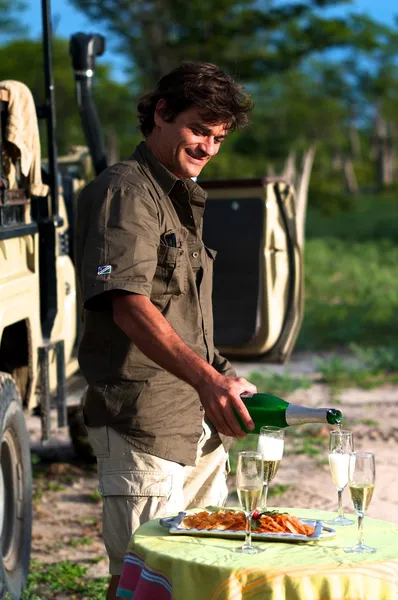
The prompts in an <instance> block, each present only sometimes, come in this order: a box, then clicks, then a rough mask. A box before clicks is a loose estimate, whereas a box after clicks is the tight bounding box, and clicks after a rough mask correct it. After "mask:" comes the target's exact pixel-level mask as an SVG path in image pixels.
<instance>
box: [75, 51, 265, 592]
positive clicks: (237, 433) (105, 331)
mask: <svg viewBox="0 0 398 600" xmlns="http://www.w3.org/2000/svg"><path fill="white" fill-rule="evenodd" d="M250 110H251V101H250V99H249V97H248V96H247V95H246V94H245V93H244V92H243V89H242V87H241V86H240V85H238V84H237V83H236V82H234V80H233V79H232V78H231V77H229V76H228V75H227V74H225V73H224V72H223V71H221V70H220V69H219V68H218V67H217V66H215V65H212V64H207V63H189V62H187V63H183V64H182V65H180V66H179V67H178V68H176V69H175V70H173V71H172V72H171V73H169V74H168V75H166V76H164V77H163V78H162V79H161V80H160V81H159V83H158V85H157V86H156V88H155V90H154V91H153V92H152V93H150V94H148V95H146V96H144V97H143V98H142V99H141V100H140V102H139V104H138V116H139V121H140V124H141V131H142V133H143V135H144V137H145V142H141V144H139V146H138V147H137V149H136V150H135V152H134V154H133V155H132V157H130V158H129V159H128V160H126V161H124V162H121V163H119V164H116V165H113V166H112V167H110V168H108V169H106V170H105V171H104V172H103V173H101V174H100V175H99V176H98V177H97V178H96V179H95V180H94V181H93V182H92V183H90V184H89V185H88V186H87V187H86V188H85V189H84V190H83V192H82V194H81V196H80V199H79V207H78V222H77V270H78V278H79V283H80V287H81V294H82V301H83V303H84V309H85V311H84V334H83V338H82V341H81V345H80V351H79V362H80V367H81V370H82V372H83V374H84V376H85V377H86V379H87V382H88V390H87V394H86V398H85V405H84V415H85V421H86V425H87V428H88V432H89V439H90V442H91V444H92V446H93V449H94V452H95V454H96V456H97V461H98V471H99V479H100V491H101V494H102V496H103V537H104V541H105V545H106V549H107V552H108V555H109V559H110V573H111V575H112V577H111V583H110V588H109V590H108V595H107V599H108V600H111V599H114V598H116V589H117V584H118V580H119V575H120V572H121V569H122V565H123V558H124V554H125V552H126V549H127V545H128V542H129V539H130V536H131V533H132V532H133V531H134V530H135V529H136V528H137V527H138V526H139V525H140V524H141V523H143V522H145V521H146V520H149V519H152V518H155V517H160V516H162V515H164V514H165V513H171V512H174V511H176V512H178V511H179V510H183V509H185V508H187V507H189V506H206V505H208V504H223V503H224V501H225V499H226V495H227V488H226V460H227V456H228V455H227V451H226V449H225V447H226V448H227V447H228V439H227V438H225V437H224V436H229V437H244V435H245V434H244V432H243V430H242V429H241V426H240V424H239V421H238V419H237V417H236V413H237V414H238V415H239V417H240V419H241V421H242V422H243V424H244V425H245V426H246V427H248V428H249V429H251V428H253V423H252V421H251V419H250V416H249V414H248V412H247V410H246V408H245V406H244V404H243V402H242V401H241V399H240V394H243V393H254V392H255V391H256V388H255V386H253V385H252V384H250V383H249V382H247V381H246V380H245V379H243V378H236V376H235V372H234V370H233V369H232V367H231V365H230V364H229V363H228V361H227V360H226V359H224V358H223V357H221V356H220V354H219V353H218V351H217V350H216V349H215V348H214V345H213V315H212V305H211V289H212V271H213V261H214V257H215V254H216V253H215V252H214V251H213V250H211V249H210V248H207V247H205V246H204V244H203V241H202V217H203V212H204V207H205V193H204V191H203V190H202V189H201V188H200V187H199V186H198V185H197V184H196V183H195V182H194V181H193V180H192V179H193V178H196V177H197V176H198V175H199V174H200V172H201V171H202V169H203V167H204V166H205V165H206V164H207V163H208V161H209V160H210V159H211V158H212V157H213V156H215V155H216V154H217V152H218V150H219V148H220V145H221V143H222V141H223V140H224V139H225V137H226V136H227V134H228V133H229V132H230V131H233V130H235V129H237V128H239V127H242V126H243V125H245V124H246V123H247V121H248V113H249V111H250ZM224 226H225V224H224V223H220V227H224ZM237 318H238V315H237ZM220 435H221V436H222V437H223V441H224V444H225V447H224V446H223V444H222V442H221V439H220ZM229 441H230V440H229Z"/></svg>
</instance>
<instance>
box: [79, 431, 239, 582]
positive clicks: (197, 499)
mask: <svg viewBox="0 0 398 600" xmlns="http://www.w3.org/2000/svg"><path fill="white" fill-rule="evenodd" d="M87 430H88V437H89V441H90V443H91V445H92V447H93V450H94V453H95V455H96V457H97V464H98V476H99V491H100V493H101V495H102V498H103V538H104V543H105V547H106V551H107V554H108V556H109V572H110V574H111V575H120V573H121V571H122V567H123V561H124V556H125V554H126V550H127V547H128V544H129V541H130V538H131V535H132V533H134V531H135V530H136V529H137V528H138V527H139V526H140V525H142V524H143V523H145V522H146V521H149V520H151V519H155V518H160V517H164V516H166V515H168V514H169V515H172V514H177V513H178V512H179V511H181V510H186V509H188V508H197V507H205V506H209V505H216V506H223V505H224V503H225V501H226V499H227V495H228V490H227V484H226V476H227V473H228V467H227V464H228V454H227V453H226V451H225V450H224V448H223V446H222V444H221V442H220V439H219V437H218V435H217V434H214V433H213V432H212V431H211V429H210V427H209V426H208V424H207V423H205V422H204V423H203V433H202V436H201V439H200V440H199V444H198V452H197V459H196V464H195V466H183V465H180V464H178V463H175V462H171V461H168V460H165V459H163V458H159V457H157V456H152V455H151V454H147V453H144V452H140V451H138V450H136V449H135V447H134V446H132V445H131V444H130V443H128V442H127V441H126V440H125V439H124V438H123V437H122V436H121V435H120V434H118V433H116V432H115V431H114V430H113V429H111V428H110V427H98V428H96V427H95V428H94V427H88V428H87Z"/></svg>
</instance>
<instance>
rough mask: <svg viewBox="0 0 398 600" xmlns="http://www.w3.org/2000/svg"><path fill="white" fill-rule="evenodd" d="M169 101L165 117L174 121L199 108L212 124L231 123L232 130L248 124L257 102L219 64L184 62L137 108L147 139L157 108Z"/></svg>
mask: <svg viewBox="0 0 398 600" xmlns="http://www.w3.org/2000/svg"><path fill="white" fill-rule="evenodd" d="M162 99H163V100H165V102H166V106H167V108H166V111H165V114H164V115H163V118H164V119H165V120H166V121H168V122H172V121H174V119H175V118H176V116H177V115H179V114H180V113H181V112H183V111H184V110H187V109H190V108H194V107H195V108H198V109H200V110H201V112H202V115H203V118H204V119H205V121H206V122H207V123H209V124H214V123H223V124H224V123H225V124H228V130H229V131H235V130H236V129H240V128H242V127H244V126H245V125H247V123H248V122H249V116H248V115H249V112H250V111H251V110H252V108H253V103H252V100H251V98H250V97H249V95H248V94H246V93H245V92H244V90H243V86H242V85H240V84H239V83H237V82H236V81H234V80H233V79H232V77H230V76H229V75H227V74H226V73H225V72H224V71H222V70H221V69H220V68H219V67H217V66H216V65H213V64H211V63H201V62H183V63H181V64H180V65H179V66H178V67H177V68H176V69H173V70H172V71H171V72H170V73H168V74H167V75H164V76H163V77H162V78H161V79H160V80H159V82H158V83H157V85H156V88H155V89H154V90H153V91H152V92H150V93H149V94H145V95H144V96H142V98H140V100H139V102H138V106H137V110H138V120H139V122H140V128H141V131H142V133H143V134H144V136H145V137H147V136H148V135H149V134H150V133H151V131H152V130H153V128H154V126H155V123H154V115H155V109H156V105H157V103H158V101H159V100H162Z"/></svg>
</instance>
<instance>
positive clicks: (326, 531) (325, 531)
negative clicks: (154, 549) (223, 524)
mask: <svg viewBox="0 0 398 600" xmlns="http://www.w3.org/2000/svg"><path fill="white" fill-rule="evenodd" d="M187 514H192V513H185V512H180V513H178V515H175V516H173V517H165V518H164V519H160V524H161V525H163V527H167V528H168V530H169V531H170V533H174V534H179V535H194V536H202V537H221V538H231V539H243V538H244V537H245V532H244V531H243V530H242V531H232V530H230V529H222V530H221V529H195V528H191V529H187V528H186V527H180V523H181V521H182V520H183V519H184V517H185V516H186V515H187ZM300 521H301V522H302V523H304V524H305V525H311V526H312V527H314V526H315V531H314V533H313V534H312V535H303V534H300V533H277V532H275V533H271V532H270V533H255V532H254V531H253V532H252V539H253V540H258V541H261V540H263V541H266V542H267V541H268V542H314V541H317V540H319V539H323V538H330V537H333V536H334V535H336V530H335V529H332V527H328V526H327V525H325V524H324V523H323V522H322V521H319V520H318V519H300Z"/></svg>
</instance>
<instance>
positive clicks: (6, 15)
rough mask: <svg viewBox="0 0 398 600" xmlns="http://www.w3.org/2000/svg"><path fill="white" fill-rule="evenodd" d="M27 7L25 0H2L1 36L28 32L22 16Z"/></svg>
mask: <svg viewBox="0 0 398 600" xmlns="http://www.w3.org/2000/svg"><path fill="white" fill-rule="evenodd" d="M25 8H26V2H24V1H23V0H14V1H13V2H12V3H11V2H10V1H9V0H0V38H3V39H5V38H8V37H9V36H11V35H21V34H23V33H26V28H25V27H23V26H22V25H21V21H20V16H21V13H22V12H23V11H24V10H25Z"/></svg>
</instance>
